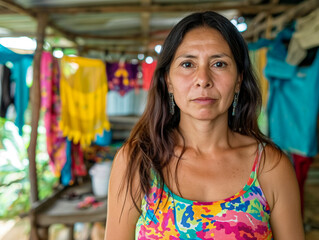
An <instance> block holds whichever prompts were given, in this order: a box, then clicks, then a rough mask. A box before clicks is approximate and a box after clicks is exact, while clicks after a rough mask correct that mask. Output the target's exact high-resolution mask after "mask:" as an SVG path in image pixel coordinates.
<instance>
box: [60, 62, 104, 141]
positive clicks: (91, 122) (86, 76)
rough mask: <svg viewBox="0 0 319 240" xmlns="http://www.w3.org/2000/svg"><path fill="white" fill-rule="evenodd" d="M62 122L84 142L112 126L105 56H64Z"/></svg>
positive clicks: (74, 138) (72, 135)
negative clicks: (94, 57) (107, 103)
mask: <svg viewBox="0 0 319 240" xmlns="http://www.w3.org/2000/svg"><path fill="white" fill-rule="evenodd" d="M60 91H61V103H62V117H61V122H60V126H61V129H62V131H63V134H64V136H67V137H68V139H70V140H72V141H73V142H74V143H75V144H77V143H80V144H81V146H87V145H89V144H90V143H91V142H92V141H93V140H94V138H95V136H96V134H102V132H103V130H104V129H106V130H109V129H110V123H109V121H108V119H107V116H106V113H105V109H106V108H105V106H106V104H105V103H106V93H107V79H106V72H105V65H104V63H103V62H102V61H101V60H97V59H88V58H83V57H68V56H65V57H63V58H62V60H61V81H60Z"/></svg>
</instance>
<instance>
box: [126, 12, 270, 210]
mask: <svg viewBox="0 0 319 240" xmlns="http://www.w3.org/2000/svg"><path fill="white" fill-rule="evenodd" d="M199 27H209V28H213V29H216V30H217V31H219V32H220V33H221V35H222V36H223V37H224V39H225V41H226V42H227V43H228V45H229V47H230V49H231V51H232V54H233V56H234V59H235V62H236V65H237V71H238V73H239V74H242V76H243V81H242V84H241V88H240V95H239V101H238V105H237V112H236V115H235V116H232V114H231V110H232V109H231V108H232V107H230V108H229V110H228V111H229V114H228V126H229V128H230V129H232V130H233V131H236V132H239V133H241V134H243V135H247V136H251V137H254V138H255V139H256V140H257V142H260V143H269V144H271V145H273V144H272V143H271V141H270V140H269V139H268V138H267V137H265V136H264V135H263V134H262V133H261V131H260V130H259V128H258V125H257V116H258V114H259V111H260V108H261V93H260V90H259V87H258V82H257V79H256V77H255V75H254V74H253V71H252V67H251V62H250V59H249V55H248V48H247V45H246V43H245V40H244V39H243V37H242V36H241V34H240V33H239V32H238V30H237V29H236V27H235V26H234V25H233V24H232V23H231V22H230V21H229V20H228V19H227V18H225V17H223V16H221V15H220V14H218V13H215V12H210V11H209V12H203V13H194V14H191V15H189V16H187V17H185V18H184V19H182V20H181V21H180V22H179V23H178V24H177V25H176V26H175V27H174V28H173V29H172V30H171V32H170V33H169V35H168V36H167V38H166V40H165V42H164V44H163V47H162V51H161V53H160V55H159V58H158V61H157V67H156V70H155V72H154V75H153V79H152V83H151V87H150V90H149V94H148V99H147V105H146V108H145V111H144V113H143V114H142V116H141V118H140V119H139V121H138V122H137V124H136V125H135V126H134V128H133V129H132V131H131V134H130V137H129V138H128V140H127V142H126V143H125V145H124V147H125V148H127V149H128V155H127V156H128V157H129V159H128V166H127V169H126V179H125V181H126V183H127V184H126V186H127V188H126V194H128V193H129V194H130V197H131V198H132V200H133V202H134V204H135V207H136V209H137V210H138V211H139V212H141V210H140V209H139V206H137V204H136V203H137V202H138V200H140V199H139V198H140V196H142V194H147V193H149V191H150V183H151V169H152V170H153V171H155V173H156V174H157V176H158V177H159V178H158V179H159V184H160V187H161V188H162V187H163V186H164V177H163V176H164V174H163V171H164V168H165V166H167V165H168V164H169V162H170V160H171V159H172V157H173V156H174V147H175V145H176V142H177V136H178V135H179V136H181V137H182V139H184V138H183V136H182V134H181V132H180V131H179V130H178V124H179V120H180V110H179V108H178V107H177V106H175V114H174V115H171V114H170V112H169V94H168V88H167V85H166V82H165V76H166V75H167V74H168V72H169V70H170V66H171V63H172V60H173V58H174V55H175V53H176V50H177V48H178V47H179V45H180V44H181V42H182V40H183V38H184V36H185V34H186V33H188V32H189V31H190V30H192V29H195V28H199ZM184 151H185V142H184ZM184 151H182V153H181V155H180V156H178V158H179V159H180V158H181V156H182V154H183V152H184ZM177 165H178V164H177ZM176 168H177V167H176ZM166 169H167V168H166ZM176 172H177V171H175V174H176ZM135 174H138V176H139V179H140V182H139V186H138V191H136V192H133V189H132V183H133V178H134V176H136V175H135ZM168 175H169V174H167V175H166V176H168ZM177 187H178V183H177Z"/></svg>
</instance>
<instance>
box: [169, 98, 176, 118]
mask: <svg viewBox="0 0 319 240" xmlns="http://www.w3.org/2000/svg"><path fill="white" fill-rule="evenodd" d="M168 94H169V112H170V114H171V115H174V113H175V102H174V95H173V93H168Z"/></svg>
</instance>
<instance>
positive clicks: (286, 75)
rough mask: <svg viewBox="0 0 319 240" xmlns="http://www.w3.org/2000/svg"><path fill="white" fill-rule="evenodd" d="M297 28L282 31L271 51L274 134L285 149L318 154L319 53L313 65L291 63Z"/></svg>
mask: <svg viewBox="0 0 319 240" xmlns="http://www.w3.org/2000/svg"><path fill="white" fill-rule="evenodd" d="M292 33H293V29H288V28H287V29H285V30H283V31H282V32H280V33H279V34H278V36H277V38H276V39H275V41H274V42H273V44H272V45H271V46H270V47H269V51H268V53H267V65H266V68H265V75H266V78H267V79H268V80H269V101H268V117H269V130H270V137H271V138H272V139H273V140H274V142H275V143H276V144H278V145H279V147H281V148H282V149H283V150H285V151H287V152H290V153H295V154H300V155H302V156H307V157H312V156H315V155H316V154H317V146H318V144H317V134H316V131H315V129H316V126H317V116H318V111H319V94H318V89H319V54H318V51H317V52H316V56H315V59H314V60H313V62H312V64H311V65H310V66H303V67H301V66H294V65H290V64H288V63H287V62H286V61H285V59H286V56H287V46H286V44H287V42H289V40H290V39H291V36H292Z"/></svg>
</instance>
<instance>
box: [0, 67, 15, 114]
mask: <svg viewBox="0 0 319 240" xmlns="http://www.w3.org/2000/svg"><path fill="white" fill-rule="evenodd" d="M10 75H11V71H10V69H9V68H8V67H7V66H5V65H2V64H0V117H2V118H5V117H6V113H7V109H8V107H9V105H10V104H11V103H13V97H12V96H11V83H10Z"/></svg>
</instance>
